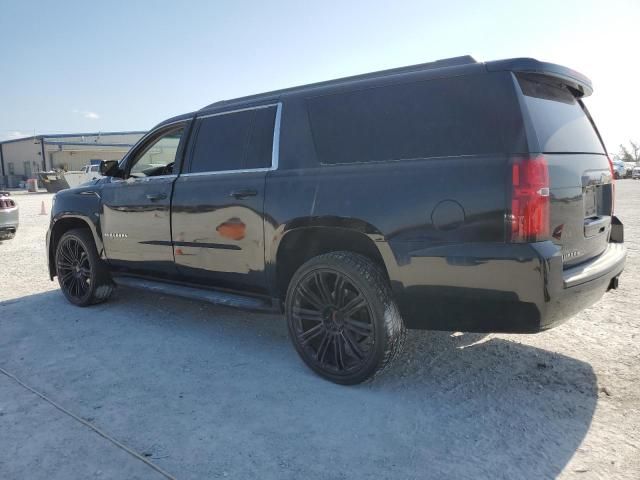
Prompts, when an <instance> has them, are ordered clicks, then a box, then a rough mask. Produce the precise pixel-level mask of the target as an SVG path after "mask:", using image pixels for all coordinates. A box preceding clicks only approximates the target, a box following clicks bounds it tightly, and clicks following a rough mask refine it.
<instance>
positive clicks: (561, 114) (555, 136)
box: [518, 75, 605, 153]
mask: <svg viewBox="0 0 640 480" xmlns="http://www.w3.org/2000/svg"><path fill="white" fill-rule="evenodd" d="M541 80H542V81H541ZM518 82H519V83H520V88H521V90H522V93H523V94H524V101H525V104H526V108H527V110H528V112H529V116H530V118H531V121H532V122H533V128H534V129H535V133H536V136H537V137H538V142H539V144H540V149H541V151H542V152H546V153H552V152H553V153H605V152H604V148H603V147H602V143H601V142H600V139H599V138H598V134H597V133H596V131H595V129H594V128H593V125H592V123H591V121H590V119H589V116H588V115H587V113H586V111H585V109H584V106H583V105H582V104H581V102H579V101H578V100H577V99H576V98H575V97H574V96H573V94H572V93H571V91H570V90H569V89H568V88H567V87H566V86H564V85H559V84H553V83H550V82H545V81H544V77H541V76H539V75H538V76H536V75H518Z"/></svg>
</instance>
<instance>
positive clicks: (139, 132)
mask: <svg viewBox="0 0 640 480" xmlns="http://www.w3.org/2000/svg"><path fill="white" fill-rule="evenodd" d="M145 133H147V132H146V130H145V131H142V130H130V131H123V132H91V133H57V134H51V135H31V136H30V137H21V138H12V139H11V140H2V141H0V144H4V143H13V142H22V141H24V140H42V139H48V138H69V137H82V136H84V137H97V136H100V137H108V136H110V135H144V134H145Z"/></svg>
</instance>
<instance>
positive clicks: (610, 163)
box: [607, 156, 616, 215]
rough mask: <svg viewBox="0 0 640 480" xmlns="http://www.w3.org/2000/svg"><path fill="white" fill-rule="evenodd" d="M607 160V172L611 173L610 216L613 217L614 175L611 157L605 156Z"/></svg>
mask: <svg viewBox="0 0 640 480" xmlns="http://www.w3.org/2000/svg"><path fill="white" fill-rule="evenodd" d="M607 160H609V170H610V171H611V215H613V207H615V205H616V175H615V172H614V170H613V162H612V161H611V157H609V156H607Z"/></svg>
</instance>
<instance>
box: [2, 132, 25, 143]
mask: <svg viewBox="0 0 640 480" xmlns="http://www.w3.org/2000/svg"><path fill="white" fill-rule="evenodd" d="M31 135H33V132H21V131H20V130H10V131H8V132H5V133H3V132H0V141H3V140H15V139H16V138H23V137H30V136H31Z"/></svg>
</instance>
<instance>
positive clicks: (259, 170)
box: [180, 168, 272, 178]
mask: <svg viewBox="0 0 640 480" xmlns="http://www.w3.org/2000/svg"><path fill="white" fill-rule="evenodd" d="M271 170H272V169H271V168H247V169H245V170H218V171H214V172H195V173H183V174H181V175H180V178H182V177H199V176H202V175H225V174H227V173H249V172H269V171H271Z"/></svg>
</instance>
